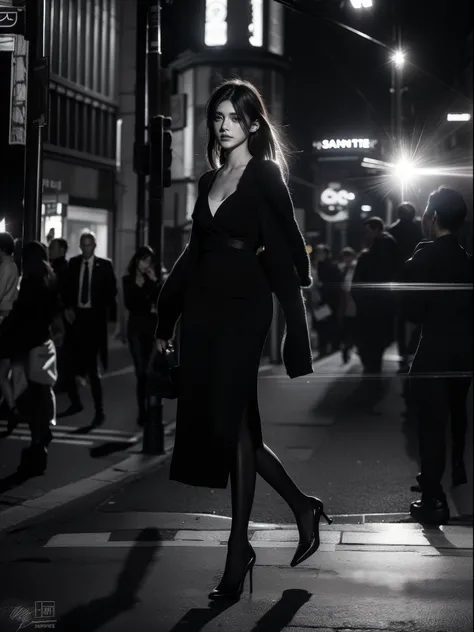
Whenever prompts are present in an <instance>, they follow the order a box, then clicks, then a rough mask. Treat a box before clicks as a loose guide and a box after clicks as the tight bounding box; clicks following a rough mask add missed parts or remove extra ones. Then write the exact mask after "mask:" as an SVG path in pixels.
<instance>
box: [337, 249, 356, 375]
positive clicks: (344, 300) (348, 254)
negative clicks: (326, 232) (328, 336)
mask: <svg viewBox="0 0 474 632" xmlns="http://www.w3.org/2000/svg"><path fill="white" fill-rule="evenodd" d="M356 265H357V254H356V251H355V250H354V249H353V248H349V247H347V248H343V250H342V251H341V263H340V265H339V271H340V273H341V276H342V289H341V306H340V310H339V321H340V331H341V352H342V361H343V362H344V364H347V362H349V359H350V354H351V350H352V348H353V346H354V344H355V333H356V314H357V308H356V304H355V301H354V299H353V297H352V279H353V277H354V272H355V269H356Z"/></svg>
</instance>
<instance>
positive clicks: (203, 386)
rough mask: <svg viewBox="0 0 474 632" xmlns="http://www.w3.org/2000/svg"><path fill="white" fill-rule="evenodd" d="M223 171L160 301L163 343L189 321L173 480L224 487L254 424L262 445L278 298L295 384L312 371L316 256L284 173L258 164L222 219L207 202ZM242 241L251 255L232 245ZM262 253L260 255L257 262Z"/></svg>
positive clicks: (207, 182)
mask: <svg viewBox="0 0 474 632" xmlns="http://www.w3.org/2000/svg"><path fill="white" fill-rule="evenodd" d="M214 177H215V172H208V173H206V174H204V176H203V177H202V178H201V179H200V181H199V189H198V198H197V200H196V205H195V208H194V212H193V227H192V231H191V238H190V241H189V244H188V246H187V247H186V249H185V251H184V253H183V254H182V255H181V257H180V258H179V260H178V261H177V263H176V264H175V266H174V267H173V269H172V271H171V273H170V276H169V277H168V279H167V281H166V283H165V284H164V286H163V288H162V290H161V292H160V296H159V298H158V306H157V312H158V324H157V328H156V337H157V338H160V339H165V340H169V339H171V338H172V337H173V333H174V328H175V325H176V322H177V320H178V318H179V317H180V316H182V320H181V332H180V333H181V337H180V342H181V348H180V351H181V354H180V355H181V375H182V383H181V391H180V396H179V398H178V407H177V415H176V437H175V445H174V450H173V458H172V461H171V467H170V477H171V478H172V479H173V480H177V481H180V482H184V483H187V484H190V485H198V486H206V487H211V488H225V487H226V486H227V481H228V476H229V472H230V468H231V467H232V463H233V461H234V459H235V449H236V443H237V440H238V433H239V428H240V425H241V422H242V420H243V419H244V417H245V419H246V420H248V423H249V426H250V431H251V433H252V437H253V440H254V443H255V444H256V445H260V444H261V442H262V440H263V439H262V430H261V424H260V416H259V412H258V397H257V390H258V389H257V385H258V367H259V363H260V359H261V354H262V351H263V348H264V343H265V338H266V336H267V335H268V331H269V329H270V326H271V320H272V313H273V303H272V292H274V293H275V294H276V296H277V297H278V300H279V302H280V304H281V307H282V309H283V313H284V315H285V319H286V334H285V336H284V341H283V349H282V355H283V360H284V363H285V365H286V369H287V373H288V375H289V376H290V378H295V377H298V376H300V375H307V374H309V373H312V371H313V368H312V354H311V347H310V341H309V333H308V326H307V322H306V312H305V307H304V303H303V298H302V292H301V287H302V286H303V287H308V286H310V285H311V278H310V266H309V258H308V254H307V252H306V248H305V243H304V240H303V237H302V235H301V233H300V231H299V229H298V225H297V223H296V221H295V217H294V211H293V205H292V202H291V198H290V195H289V192H288V189H287V187H286V185H285V184H284V182H283V180H282V177H281V175H280V171H279V168H278V166H277V165H276V164H275V163H273V162H270V161H258V160H256V159H252V160H251V161H250V162H249V163H248V164H247V166H246V168H245V170H244V172H243V174H242V177H241V179H240V181H239V184H238V186H237V189H236V191H235V192H234V193H233V194H232V195H230V196H228V197H227V198H226V200H225V201H223V202H222V204H221V205H220V207H219V208H218V209H217V211H216V213H215V214H212V213H211V210H210V208H209V203H208V196H209V191H210V190H211V188H212V183H213V178H214ZM229 239H232V240H243V241H244V242H245V244H246V248H245V250H239V249H236V248H232V247H229V245H228V240H229ZM257 253H259V254H257Z"/></svg>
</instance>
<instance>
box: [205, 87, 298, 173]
mask: <svg viewBox="0 0 474 632" xmlns="http://www.w3.org/2000/svg"><path fill="white" fill-rule="evenodd" d="M223 101H230V102H231V103H232V105H233V106H234V109H235V111H236V113H237V116H238V117H239V120H240V124H241V126H242V128H243V129H244V130H246V131H247V132H248V133H249V144H248V146H249V151H250V153H251V154H252V156H253V157H254V158H258V159H260V160H274V161H275V162H276V163H277V164H278V166H279V167H280V171H281V173H282V176H283V178H284V179H285V180H288V164H287V160H286V155H287V148H286V146H285V144H284V142H283V140H282V137H281V134H280V133H279V132H278V131H277V129H276V126H275V124H274V123H272V122H271V120H270V117H269V114H268V112H267V108H266V107H265V103H264V101H263V98H262V96H261V95H260V93H259V91H258V90H257V88H256V87H255V86H254V85H252V84H251V83H250V82H248V81H244V80H242V79H229V80H228V81H224V83H222V84H221V85H219V86H218V87H217V88H216V89H215V90H214V91H213V93H212V94H211V96H210V98H209V101H208V102H207V105H206V122H207V135H208V141H207V161H208V163H209V166H210V167H211V168H212V169H217V168H219V167H221V166H222V165H223V164H224V162H225V154H226V151H225V149H224V148H223V147H221V145H220V144H219V143H218V141H217V138H216V134H215V132H214V117H215V112H216V110H217V106H218V105H219V104H220V103H222V102H223ZM254 121H258V122H259V123H260V126H259V128H258V130H257V131H256V132H254V133H250V126H251V124H252V123H253V122H254Z"/></svg>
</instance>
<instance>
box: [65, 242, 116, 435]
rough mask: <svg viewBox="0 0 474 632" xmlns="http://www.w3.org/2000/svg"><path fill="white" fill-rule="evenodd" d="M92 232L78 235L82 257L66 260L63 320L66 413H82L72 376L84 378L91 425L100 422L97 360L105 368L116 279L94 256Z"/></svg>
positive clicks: (113, 318)
mask: <svg viewBox="0 0 474 632" xmlns="http://www.w3.org/2000/svg"><path fill="white" fill-rule="evenodd" d="M96 246H97V241H96V237H95V235H94V233H91V232H89V233H84V234H83V235H82V236H81V240H80V248H81V251H82V255H78V256H76V257H72V258H71V259H70V260H69V293H68V301H67V303H68V309H67V310H66V319H67V320H68V322H69V323H70V324H71V343H72V356H73V357H72V362H73V366H70V370H69V372H68V373H69V379H68V394H69V398H70V400H71V406H70V407H69V409H68V410H67V411H66V414H75V413H78V412H80V411H82V410H83V406H82V403H81V400H80V397H79V393H78V389H77V382H76V375H85V376H87V377H88V378H89V383H90V387H91V392H92V399H93V400H94V407H95V416H94V419H93V421H92V425H93V426H97V425H100V424H102V423H103V421H104V419H105V416H104V409H103V400H102V386H101V383H100V377H99V370H98V358H99V357H100V360H101V362H102V365H103V367H104V369H106V368H107V351H108V349H107V339H108V333H109V327H113V328H114V329H115V323H116V320H117V302H116V301H117V299H116V297H117V280H116V277H115V273H114V269H113V266H112V262H111V261H110V260H108V259H102V258H101V257H97V256H96V255H95V254H94V252H95V249H96Z"/></svg>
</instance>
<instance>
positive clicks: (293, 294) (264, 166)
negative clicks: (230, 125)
mask: <svg viewBox="0 0 474 632" xmlns="http://www.w3.org/2000/svg"><path fill="white" fill-rule="evenodd" d="M213 174H214V172H213V171H209V172H207V173H205V174H204V175H203V176H202V177H201V179H200V181H199V186H198V195H207V192H208V188H209V182H210V179H211V178H212V176H213ZM239 192H240V193H241V194H242V197H243V198H245V197H246V196H248V197H249V198H250V197H251V198H252V199H255V197H257V199H258V213H259V223H260V229H261V244H259V245H260V246H262V247H263V248H264V250H263V251H262V252H261V253H260V254H259V255H258V256H259V261H260V263H261V265H262V268H263V270H264V272H265V274H266V277H267V280H268V282H269V285H270V288H271V290H272V292H274V293H275V295H276V297H277V299H278V301H279V303H280V305H281V307H282V310H283V313H284V315H285V320H286V331H285V334H284V337H283V341H282V357H283V361H284V363H285V367H286V370H287V373H288V375H289V376H290V377H291V378H294V377H298V376H300V375H308V374H309V373H312V372H313V368H312V352H311V344H310V338H309V332H308V325H307V321H306V310H305V306H304V300H303V296H302V291H301V288H302V287H310V286H311V284H312V278H311V274H310V269H311V268H310V261H309V256H308V253H307V251H306V246H305V242H304V239H303V236H302V234H301V232H300V230H299V228H298V224H297V223H296V220H295V214H294V209H293V203H292V201H291V197H290V194H289V191H288V188H287V186H286V184H285V183H284V181H283V179H282V177H281V174H280V170H279V168H278V166H277V165H276V163H274V162H273V161H269V160H257V159H255V158H254V159H252V160H251V162H250V163H249V165H248V167H247V169H246V170H245V172H244V174H243V175H242V178H241V180H240V183H239ZM198 258H199V243H198V237H197V234H196V231H194V230H193V229H192V230H191V236H190V240H189V243H188V245H187V246H186V248H185V249H184V251H183V253H182V254H181V256H180V257H179V258H178V260H177V261H176V263H175V265H174V267H173V269H172V270H171V273H170V275H169V277H168V279H167V280H166V282H165V284H164V286H163V288H162V290H161V292H160V296H159V298H158V308H157V311H158V324H157V328H156V332H155V335H156V337H157V338H162V339H165V340H168V339H170V338H172V336H173V332H174V328H175V325H176V322H177V320H178V318H179V316H180V315H181V312H182V309H183V300H184V293H185V292H186V289H187V288H188V287H189V285H190V283H192V280H193V274H194V273H195V271H196V269H197V266H198Z"/></svg>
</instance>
